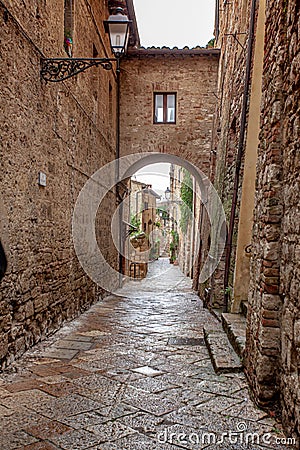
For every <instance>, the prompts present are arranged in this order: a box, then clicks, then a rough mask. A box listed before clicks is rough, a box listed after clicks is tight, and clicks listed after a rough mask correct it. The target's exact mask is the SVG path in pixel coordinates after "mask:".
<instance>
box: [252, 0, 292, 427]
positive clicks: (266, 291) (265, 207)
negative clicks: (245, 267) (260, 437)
mask: <svg viewBox="0 0 300 450" xmlns="http://www.w3.org/2000/svg"><path fill="white" fill-rule="evenodd" d="M297 5H298V4H297V2H296V0H295V1H291V2H289V3H287V2H285V1H279V2H278V1H273V2H269V4H268V8H267V22H266V36H272V39H268V40H266V43H265V60H264V77H263V94H264V96H263V104H262V124H261V134H260V146H259V155H258V166H257V167H258V177H257V186H256V210H255V226H254V233H253V250H254V254H253V258H252V267H251V281H252V283H251V291H250V295H249V302H250V306H251V308H250V311H249V317H248V337H247V339H248V350H247V355H248V357H247V371H248V375H249V378H250V380H251V383H252V386H253V388H254V390H255V393H256V396H257V398H258V400H259V401H260V402H261V403H264V402H268V401H269V400H272V399H274V398H276V396H279V393H280V396H281V404H282V406H283V421H284V425H285V427H286V430H287V432H288V434H289V436H291V435H294V436H297V435H298V436H299V432H300V420H299V419H300V418H299V403H300V397H299V395H300V386H299V346H300V344H299V317H300V316H299V314H300V310H299V273H300V269H299V235H300V228H299V223H300V221H299V218H300V216H299V195H300V194H299V192H300V191H299V79H300V78H299V56H300V53H299V37H298V36H299V5H298V6H297Z"/></svg>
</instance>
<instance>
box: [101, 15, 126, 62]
mask: <svg viewBox="0 0 300 450" xmlns="http://www.w3.org/2000/svg"><path fill="white" fill-rule="evenodd" d="M130 23H131V21H130V20H128V17H127V16H125V15H124V11H123V9H122V8H117V9H116V10H115V14H112V15H111V16H109V18H108V20H105V21H104V29H105V31H106V33H108V34H109V39H110V46H111V49H112V52H113V53H114V55H115V57H116V58H117V59H118V58H120V57H121V56H122V55H124V54H125V52H126V49H127V45H128V38H129V24H130Z"/></svg>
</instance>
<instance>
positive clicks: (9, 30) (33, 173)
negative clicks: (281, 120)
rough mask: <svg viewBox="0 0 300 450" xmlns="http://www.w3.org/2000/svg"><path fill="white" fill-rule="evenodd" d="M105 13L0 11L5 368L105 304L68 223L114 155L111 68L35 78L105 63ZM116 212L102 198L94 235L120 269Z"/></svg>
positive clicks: (29, 8)
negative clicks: (46, 67)
mask: <svg viewBox="0 0 300 450" xmlns="http://www.w3.org/2000/svg"><path fill="white" fill-rule="evenodd" d="M109 6H110V5H109V2H107V1H102V2H96V1H93V2H89V3H88V2H85V1H84V0H81V1H76V2H73V1H71V0H70V1H67V0H66V1H64V2H63V1H56V0H54V1H52V2H31V1H25V2H21V3H20V2H18V1H5V0H3V1H1V2H0V20H1V30H0V34H1V50H0V51H1V60H2V64H1V69H0V70H1V82H0V83H1V89H0V96H1V100H0V102H1V121H0V128H1V149H0V167H1V178H0V209H1V217H0V222H1V227H0V229H1V237H0V238H1V243H2V245H3V249H4V252H5V255H6V258H7V262H8V264H7V270H6V272H5V275H4V277H3V279H2V281H1V291H0V323H1V329H0V344H1V345H0V347H1V350H0V360H1V365H2V366H3V367H5V366H6V365H7V364H8V363H9V362H10V361H12V360H13V359H14V358H15V357H16V356H19V355H21V354H22V353H23V352H24V351H25V350H26V349H27V348H28V347H30V346H31V345H33V344H34V343H36V342H38V341H39V340H40V339H42V338H43V337H44V336H46V335H48V334H50V333H52V332H53V331H55V330H57V329H58V328H59V327H60V326H61V324H62V323H63V322H64V321H65V320H70V319H71V318H73V317H75V316H77V315H78V314H79V313H80V312H82V311H83V310H85V309H86V308H88V306H89V305H91V304H92V303H93V302H95V301H96V300H98V299H99V297H101V296H103V295H104V292H103V290H102V289H101V288H100V287H98V286H97V285H96V284H94V283H93V282H92V281H91V280H90V279H89V277H88V276H87V275H86V273H85V272H84V271H83V269H82V268H81V266H80V264H79V262H78V260H77V257H76V255H75V252H74V248H73V242H72V226H71V224H72V214H73V209H74V205H75V202H76V199H77V196H78V194H79V192H80V190H81V189H82V188H83V186H84V185H85V183H86V181H87V180H88V179H89V178H90V177H91V176H92V174H93V173H94V172H96V171H97V170H98V169H99V168H100V167H101V166H103V165H105V164H106V163H108V162H110V161H112V160H114V159H115V156H116V72H115V67H113V70H111V71H106V70H102V69H101V68H91V69H89V71H87V72H85V73H83V74H80V75H79V76H77V77H74V78H72V79H70V80H67V81H64V82H61V83H46V82H45V81H44V80H43V79H42V78H41V76H40V70H41V58H46V57H48V58H53V57H68V56H70V55H71V54H72V56H73V57H91V58H92V57H96V56H99V57H100V56H101V57H109V56H111V51H110V45H109V38H108V35H106V34H105V32H104V27H103V20H106V19H107V18H108V16H109V13H110V8H109ZM67 38H69V40H67V41H66V39H67ZM115 204H116V196H115V193H114V192H111V193H108V195H107V197H106V198H105V200H104V201H103V203H102V204H101V208H100V210H99V212H98V215H97V221H96V230H97V231H96V233H97V237H98V238H99V242H101V245H102V247H103V250H102V251H103V253H104V254H105V257H106V258H107V261H109V263H110V264H111V265H112V266H113V267H115V268H116V269H118V255H117V252H116V250H115V248H114V245H113V242H112V240H111V239H110V222H111V216H112V213H113V210H112V208H111V205H115ZM103 217H105V220H103V219H102V218H103ZM114 282H115V281H114V280H111V283H112V286H113V284H114Z"/></svg>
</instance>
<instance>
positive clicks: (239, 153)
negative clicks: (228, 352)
mask: <svg viewBox="0 0 300 450" xmlns="http://www.w3.org/2000/svg"><path fill="white" fill-rule="evenodd" d="M255 11H256V0H252V4H251V13H250V24H249V38H248V49H247V60H246V73H245V84H244V93H243V104H242V113H241V125H240V135H239V143H238V151H237V158H236V167H235V178H234V187H233V196H232V204H231V212H230V221H229V228H228V235H227V242H226V255H225V273H224V308H223V310H224V312H227V311H228V300H229V293H228V282H229V273H230V262H231V253H232V238H233V231H234V221H235V214H236V205H237V200H238V189H239V182H240V172H241V165H242V156H243V150H244V142H245V134H246V119H247V109H248V100H249V87H250V76H251V66H252V53H253V52H252V50H253V41H254V28H255Z"/></svg>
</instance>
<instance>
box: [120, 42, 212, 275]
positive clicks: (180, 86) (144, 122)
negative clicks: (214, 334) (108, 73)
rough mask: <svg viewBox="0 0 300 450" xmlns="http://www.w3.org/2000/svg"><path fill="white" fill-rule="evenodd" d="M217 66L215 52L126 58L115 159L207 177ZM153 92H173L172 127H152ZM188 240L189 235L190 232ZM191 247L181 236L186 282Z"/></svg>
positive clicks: (149, 52)
mask: <svg viewBox="0 0 300 450" xmlns="http://www.w3.org/2000/svg"><path fill="white" fill-rule="evenodd" d="M218 60H219V52H218V50H206V49H194V50H176V49H173V50H172V49H166V48H164V49H146V50H145V49H141V50H137V51H135V52H132V53H131V54H129V56H128V57H127V58H126V59H125V60H124V61H122V63H121V155H122V156H123V155H127V154H131V153H139V152H140V153H143V152H161V153H162V154H169V155H175V156H178V157H180V158H183V159H185V160H186V161H188V162H190V163H192V164H194V165H195V166H196V167H198V168H199V169H200V170H201V171H203V172H204V174H206V175H208V174H209V172H210V151H211V133H212V123H213V112H214V109H215V105H216V101H217V97H216V88H217V86H216V83H217V70H218ZM154 92H171V93H174V92H176V94H177V120H176V124H154V123H153V107H154V99H153V95H154ZM161 161H162V162H163V158H162V160H161ZM197 214H198V212H197ZM198 215H199V214H198ZM196 220H197V221H198V217H197V219H196ZM188 235H194V230H193V228H192V227H189V230H188ZM191 245H192V243H191V240H190V239H189V238H186V236H185V239H184V243H183V245H181V246H180V257H179V262H180V265H181V268H182V270H183V272H184V273H186V274H188V275H189V276H191V275H192V265H193V257H194V255H193V254H192V253H193V252H192V251H191V248H192V247H191Z"/></svg>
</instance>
